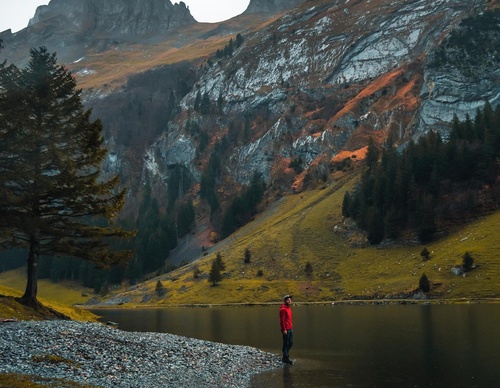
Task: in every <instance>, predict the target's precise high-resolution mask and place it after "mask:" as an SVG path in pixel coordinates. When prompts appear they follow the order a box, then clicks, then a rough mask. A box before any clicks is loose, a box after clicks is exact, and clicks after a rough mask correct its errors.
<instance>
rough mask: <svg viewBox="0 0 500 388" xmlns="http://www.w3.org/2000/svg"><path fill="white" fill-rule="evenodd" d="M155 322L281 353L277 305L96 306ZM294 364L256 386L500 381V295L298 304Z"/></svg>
mask: <svg viewBox="0 0 500 388" xmlns="http://www.w3.org/2000/svg"><path fill="white" fill-rule="evenodd" d="M95 312H96V313H98V314H99V315H101V316H103V320H106V321H107V320H110V321H114V322H118V323H119V327H120V328H121V329H122V330H130V331H156V332H167V333H172V334H178V335H183V336H188V337H194V338H199V339H204V340H210V341H217V342H223V343H228V344H239V345H249V346H254V347H257V348H260V349H263V350H266V351H270V352H273V353H276V354H277V355H279V354H280V349H281V334H280V331H279V322H278V306H262V307H260V306H259V307H212V308H167V309H134V310H97V311H95ZM293 313H294V326H295V327H294V335H295V345H294V347H293V349H292V351H291V353H290V355H291V358H292V359H295V360H296V362H295V364H294V365H293V366H290V367H284V368H283V369H279V370H276V371H272V372H269V373H265V374H263V375H260V376H257V377H256V378H255V379H254V380H253V382H252V384H253V386H254V387H287V388H292V387H296V388H298V387H338V388H341V387H497V386H500V380H499V379H500V304H467V305H383V306H343V305H342V306H341V305H335V306H331V305H320V306H293Z"/></svg>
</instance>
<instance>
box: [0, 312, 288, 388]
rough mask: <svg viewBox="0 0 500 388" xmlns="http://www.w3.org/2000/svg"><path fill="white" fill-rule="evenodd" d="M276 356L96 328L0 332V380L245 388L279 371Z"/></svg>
mask: <svg viewBox="0 0 500 388" xmlns="http://www.w3.org/2000/svg"><path fill="white" fill-rule="evenodd" d="M281 366H282V364H281V361H280V359H279V357H278V355H275V354H270V353H266V352H263V351H260V350H258V349H255V348H251V347H248V346H237V345H225V344H220V343H214V342H208V341H201V340H197V339H192V338H186V337H181V336H176V335H172V334H164V333H139V332H125V331H121V330H118V329H114V328H111V327H109V326H105V325H102V324H98V323H85V322H75V321H41V322H40V321H38V322H35V321H22V322H9V323H2V324H0V373H9V372H14V373H22V374H32V375H37V376H41V377H47V378H59V379H67V380H71V381H75V382H79V383H84V384H91V385H96V386H102V387H124V388H125V387H131V388H132V387H141V388H144V387H176V388H177V387H248V386H249V385H250V379H251V377H252V375H254V374H256V373H260V372H263V371H265V370H269V369H273V368H277V367H281Z"/></svg>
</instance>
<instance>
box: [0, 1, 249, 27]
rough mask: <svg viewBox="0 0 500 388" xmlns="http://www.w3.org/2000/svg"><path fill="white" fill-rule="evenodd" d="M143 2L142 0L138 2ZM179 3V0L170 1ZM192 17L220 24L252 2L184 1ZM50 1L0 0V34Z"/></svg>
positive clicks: (24, 24) (22, 24)
mask: <svg viewBox="0 0 500 388" xmlns="http://www.w3.org/2000/svg"><path fill="white" fill-rule="evenodd" d="M137 1H141V0H137ZM170 1H171V2H172V3H179V2H180V1H179V0H170ZM183 1H184V3H185V4H186V5H187V6H188V7H189V10H190V11H191V15H193V17H194V18H195V19H196V20H197V21H199V22H218V21H222V20H227V19H230V18H232V17H233V16H236V15H239V14H241V13H242V12H243V11H244V10H245V9H246V8H247V7H248V4H249V3H250V0H183ZM47 4H49V0H46V1H44V0H0V32H2V31H5V30H8V29H9V28H10V29H11V30H12V32H17V31H19V30H22V29H23V28H25V27H27V26H28V22H29V20H30V19H31V18H32V17H33V16H34V15H35V11H36V7H38V6H39V5H47Z"/></svg>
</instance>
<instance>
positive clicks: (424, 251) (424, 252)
mask: <svg viewBox="0 0 500 388" xmlns="http://www.w3.org/2000/svg"><path fill="white" fill-rule="evenodd" d="M430 255H431V253H430V252H429V250H428V249H427V248H424V249H422V252H420V256H422V257H423V258H424V260H425V261H427V260H429V256H430Z"/></svg>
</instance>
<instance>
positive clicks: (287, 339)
mask: <svg viewBox="0 0 500 388" xmlns="http://www.w3.org/2000/svg"><path fill="white" fill-rule="evenodd" d="M282 335H283V348H282V350H283V360H284V361H286V360H289V359H290V358H289V356H290V349H291V348H292V346H293V331H292V330H287V331H286V334H282Z"/></svg>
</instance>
